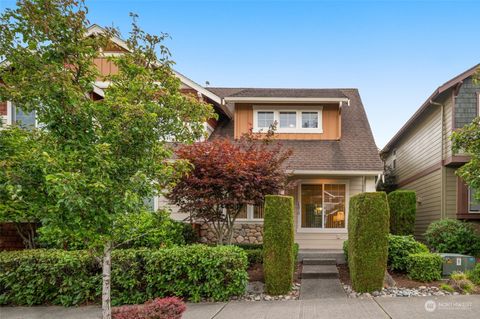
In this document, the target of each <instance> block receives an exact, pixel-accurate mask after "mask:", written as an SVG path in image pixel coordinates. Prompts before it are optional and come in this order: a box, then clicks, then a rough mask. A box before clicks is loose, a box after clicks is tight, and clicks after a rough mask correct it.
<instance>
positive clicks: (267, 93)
mask: <svg viewBox="0 0 480 319" xmlns="http://www.w3.org/2000/svg"><path fill="white" fill-rule="evenodd" d="M207 90H209V91H211V92H212V93H215V94H217V95H218V96H220V97H222V98H224V97H292V98H302V97H303V98H312V97H318V98H346V96H345V94H343V92H342V91H341V90H338V89H292V88H222V87H207Z"/></svg>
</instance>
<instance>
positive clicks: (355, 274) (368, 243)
mask: <svg viewBox="0 0 480 319" xmlns="http://www.w3.org/2000/svg"><path fill="white" fill-rule="evenodd" d="M388 223H389V212H388V203H387V195H386V194H385V193H384V192H375V193H362V194H358V195H355V196H353V197H352V198H351V199H350V216H349V223H348V264H349V269H350V278H351V280H352V287H353V289H354V290H355V291H358V292H370V291H374V290H380V289H381V288H382V287H383V278H384V275H385V270H386V268H387V252H388V247H387V245H388V230H389V226H388Z"/></svg>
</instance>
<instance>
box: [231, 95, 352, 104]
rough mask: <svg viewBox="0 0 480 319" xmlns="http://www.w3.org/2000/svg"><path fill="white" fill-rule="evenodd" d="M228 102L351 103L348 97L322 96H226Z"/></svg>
mask: <svg viewBox="0 0 480 319" xmlns="http://www.w3.org/2000/svg"><path fill="white" fill-rule="evenodd" d="M224 100H225V101H226V102H242V103H268V102H273V103H319V102H320V103H328V102H337V103H340V102H346V103H349V102H350V99H348V98H333V97H332V98H320V97H308V98H307V97H282V96H278V97H235V96H228V97H225V98H224Z"/></svg>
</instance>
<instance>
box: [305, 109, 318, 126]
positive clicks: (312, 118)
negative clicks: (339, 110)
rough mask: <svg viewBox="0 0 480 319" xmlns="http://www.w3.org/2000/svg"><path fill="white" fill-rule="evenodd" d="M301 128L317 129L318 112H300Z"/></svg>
mask: <svg viewBox="0 0 480 319" xmlns="http://www.w3.org/2000/svg"><path fill="white" fill-rule="evenodd" d="M302 128H318V112H302Z"/></svg>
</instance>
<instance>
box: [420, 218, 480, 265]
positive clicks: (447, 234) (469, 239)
mask: <svg viewBox="0 0 480 319" xmlns="http://www.w3.org/2000/svg"><path fill="white" fill-rule="evenodd" d="M425 239H426V241H427V245H428V246H429V247H430V248H432V249H433V250H434V251H436V252H439V253H457V254H466V255H473V256H478V255H480V236H479V235H478V234H476V232H475V228H474V227H473V225H472V224H470V223H468V222H464V221H460V220H456V219H448V218H447V219H442V220H437V221H434V222H432V223H431V224H430V225H429V226H428V228H427V231H426V233H425Z"/></svg>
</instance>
